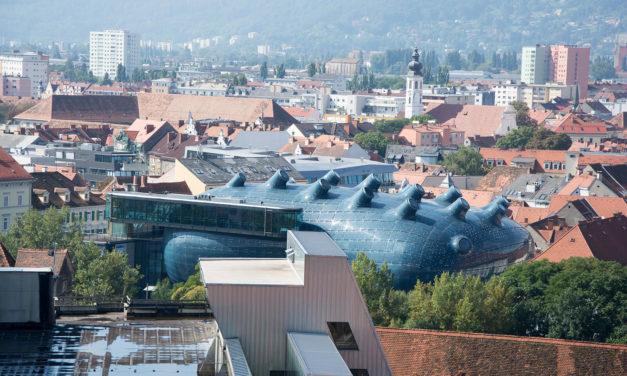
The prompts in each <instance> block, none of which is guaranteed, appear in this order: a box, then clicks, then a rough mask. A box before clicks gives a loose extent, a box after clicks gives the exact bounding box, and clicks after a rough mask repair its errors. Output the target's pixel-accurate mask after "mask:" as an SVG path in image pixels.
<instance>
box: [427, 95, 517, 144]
mask: <svg viewBox="0 0 627 376" xmlns="http://www.w3.org/2000/svg"><path fill="white" fill-rule="evenodd" d="M506 109H507V107H505V106H475V105H459V104H447V103H440V104H437V105H432V104H429V105H427V109H426V113H427V114H429V115H431V116H433V117H434V118H435V119H436V121H437V122H438V123H440V124H445V125H450V126H454V127H455V128H457V130H459V131H464V132H465V134H466V136H475V135H480V136H492V135H494V134H495V132H496V131H497V130H498V129H499V127H500V125H501V121H502V119H503V113H504V112H505V110H506Z"/></svg>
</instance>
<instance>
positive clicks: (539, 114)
mask: <svg viewBox="0 0 627 376" xmlns="http://www.w3.org/2000/svg"><path fill="white" fill-rule="evenodd" d="M552 114H553V112H552V111H546V110H533V111H529V117H530V118H531V119H532V120H535V121H537V122H538V124H542V122H544V121H545V120H546V119H547V118H548V117H549V116H551V115H552Z"/></svg>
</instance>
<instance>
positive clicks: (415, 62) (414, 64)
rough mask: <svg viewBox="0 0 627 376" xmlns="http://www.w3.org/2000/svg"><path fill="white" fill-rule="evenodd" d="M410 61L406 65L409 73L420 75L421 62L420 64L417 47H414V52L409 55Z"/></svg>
mask: <svg viewBox="0 0 627 376" xmlns="http://www.w3.org/2000/svg"><path fill="white" fill-rule="evenodd" d="M411 57H412V61H410V62H409V64H408V65H407V69H409V74H410V75H411V74H413V75H414V76H422V72H421V69H422V64H420V61H419V60H420V53H418V47H415V48H414V53H413V54H412V55H411Z"/></svg>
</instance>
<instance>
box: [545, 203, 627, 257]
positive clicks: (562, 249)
mask: <svg viewBox="0 0 627 376" xmlns="http://www.w3.org/2000/svg"><path fill="white" fill-rule="evenodd" d="M625 234H627V217H625V216H624V215H620V216H617V217H611V218H605V219H595V220H592V221H589V222H581V223H579V224H578V225H577V226H575V227H573V228H572V229H571V230H570V231H569V232H568V233H566V234H565V235H564V236H563V237H562V238H561V239H559V240H558V241H557V242H555V243H554V244H553V245H552V246H551V247H549V248H548V249H547V250H546V251H545V252H544V253H542V254H541V255H540V256H538V257H536V258H535V259H534V260H548V261H552V262H558V261H561V260H565V259H567V258H570V257H596V258H598V259H599V260H603V261H616V262H619V263H620V264H621V265H623V266H624V265H627V242H625Z"/></svg>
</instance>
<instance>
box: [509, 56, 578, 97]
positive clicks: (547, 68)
mask: <svg viewBox="0 0 627 376" xmlns="http://www.w3.org/2000/svg"><path fill="white" fill-rule="evenodd" d="M589 70H590V48H588V47H575V46H564V45H552V46H541V45H536V46H532V47H523V56H522V70H521V81H522V82H525V83H527V84H545V83H547V82H554V83H558V84H562V85H574V84H575V82H577V83H578V86H579V95H580V97H581V98H586V97H587V96H588V73H589Z"/></svg>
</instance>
